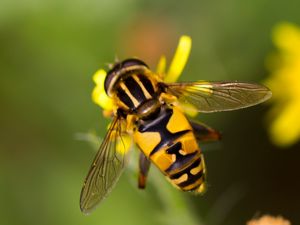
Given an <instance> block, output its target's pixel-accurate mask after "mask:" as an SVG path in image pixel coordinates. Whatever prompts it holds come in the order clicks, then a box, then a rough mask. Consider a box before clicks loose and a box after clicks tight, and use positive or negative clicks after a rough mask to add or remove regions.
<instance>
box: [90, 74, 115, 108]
mask: <svg viewBox="0 0 300 225" xmlns="http://www.w3.org/2000/svg"><path fill="white" fill-rule="evenodd" d="M105 77H106V72H105V70H103V69H100V70H98V71H97V72H96V73H95V74H94V75H93V81H94V82H95V83H96V86H95V88H94V90H93V92H92V100H93V102H94V103H96V104H97V105H99V106H101V107H102V108H103V109H106V110H112V109H113V101H112V99H111V98H110V97H108V96H107V94H106V92H105V89H104V81H105Z"/></svg>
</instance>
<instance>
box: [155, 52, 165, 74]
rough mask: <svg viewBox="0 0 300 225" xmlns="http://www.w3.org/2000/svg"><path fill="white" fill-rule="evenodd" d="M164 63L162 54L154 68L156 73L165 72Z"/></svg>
mask: <svg viewBox="0 0 300 225" xmlns="http://www.w3.org/2000/svg"><path fill="white" fill-rule="evenodd" d="M166 64H167V60H166V56H164V55H162V56H161V57H160V59H159V61H158V64H157V68H156V72H157V74H158V75H160V76H162V75H164V74H165V72H166Z"/></svg>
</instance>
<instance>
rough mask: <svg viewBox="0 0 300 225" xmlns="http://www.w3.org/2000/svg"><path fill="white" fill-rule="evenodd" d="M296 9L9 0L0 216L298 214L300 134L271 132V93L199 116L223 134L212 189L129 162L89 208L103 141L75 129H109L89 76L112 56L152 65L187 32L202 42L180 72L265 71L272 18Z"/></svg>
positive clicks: (37, 220)
mask: <svg viewBox="0 0 300 225" xmlns="http://www.w3.org/2000/svg"><path fill="white" fill-rule="evenodd" d="M299 8H300V2H299V1H298V0H287V1H278V0H277V1H271V0H254V1H239V0H227V1H203V0H202V1H191V0H187V1H177V2H176V1H158V0H151V1H150V0H143V1H138V0H127V1H123V0H112V1H105V0H91V1H76V0H75V1H74V0H72V1H71V0H63V1H50V0H43V1H40V0H20V1H17V0H13V1H11V0H1V1H0V101H1V105H0V127H1V130H0V140H1V141H0V149H1V152H0V154H1V157H0V224H1V225H2V224H3V225H19V224H22V225H27V224H28V225H34V224H45V225H50V224H51V225H52V224H56V225H60V224H61V225H67V224H72V225H74V224H78V225H79V224H82V225H83V224H89V225H92V224H95V225H96V224H99V225H101V224H103V225H109V224H123V225H125V224H130V225H135V224H139V225H144V224H145V225H148V224H149V225H150V224H162V225H164V224H185V225H189V224H198V225H201V224H207V225H219V224H220V225H221V224H222V225H223V224H224V225H233V224H245V223H246V221H248V220H250V219H251V218H253V217H256V216H259V215H263V214H273V215H282V216H284V217H286V218H288V219H289V220H290V221H292V223H293V224H299V223H300V214H299V210H300V194H299V190H300V180H299V177H300V172H299V171H300V170H299V163H300V145H299V143H298V144H297V143H296V144H294V145H291V146H290V147H288V148H285V149H282V148H279V147H276V146H275V145H273V144H272V143H271V142H270V139H269V137H268V133H267V129H268V125H267V120H266V113H267V112H268V110H269V107H270V105H269V104H263V105H260V106H256V107H252V108H249V109H244V110H240V111H234V112H224V113H216V114H210V115H202V114H200V115H199V116H198V119H199V120H201V121H203V122H205V123H207V124H209V125H210V126H212V127H214V128H216V129H218V130H220V131H221V132H222V134H223V140H222V141H221V142H220V143H214V144H209V145H205V146H203V149H204V152H205V157H206V161H207V166H208V179H209V181H208V190H207V192H206V194H205V195H204V196H193V195H191V194H188V193H181V192H179V191H177V190H175V189H174V188H173V187H171V185H170V184H169V183H167V182H166V181H164V179H163V178H162V176H161V175H160V174H159V173H158V171H156V170H155V168H152V170H151V171H150V177H149V185H148V188H147V189H146V190H145V191H140V190H137V187H136V186H137V185H136V176H137V174H136V171H134V170H131V169H128V170H127V171H126V173H125V174H124V176H122V178H121V179H120V181H119V183H118V185H117V186H116V188H115V189H114V191H113V192H112V193H111V195H110V196H109V198H108V199H106V200H105V201H104V202H103V203H102V204H101V205H100V206H99V208H98V209H97V210H96V211H95V212H94V213H93V214H92V215H90V216H85V215H83V214H82V213H81V212H80V209H79V194H80V190H81V186H82V183H83V180H84V177H85V176H86V173H87V171H88V168H89V166H90V163H91V161H92V159H93V157H94V154H95V151H96V149H95V147H93V146H92V145H90V143H88V142H87V141H82V140H78V133H81V134H84V133H88V132H94V133H96V134H97V135H99V137H103V135H104V134H105V129H106V126H107V124H108V123H109V120H107V119H103V116H102V112H101V109H100V108H99V107H98V106H97V105H95V104H94V103H93V102H92V101H91V91H92V89H93V86H94V84H93V82H92V79H91V78H92V74H93V73H94V72H95V71H96V70H97V69H99V68H107V67H106V65H107V63H110V62H113V61H114V60H115V57H118V58H120V59H124V58H127V57H131V56H137V57H139V58H141V59H143V60H144V61H146V62H147V63H148V64H149V65H150V67H151V68H153V69H155V66H156V63H157V62H158V59H159V57H160V56H161V54H165V55H166V56H167V57H168V59H169V60H170V59H171V57H172V55H173V53H174V50H175V48H176V46H177V42H178V39H179V37H180V35H182V34H187V35H190V36H191V37H192V38H193V47H192V52H191V56H190V60H189V62H188V64H187V67H186V68H185V71H184V74H183V75H182V76H181V77H180V79H181V80H186V81H188V80H199V79H204V80H241V81H251V82H262V81H263V80H265V79H266V78H267V77H268V75H269V72H268V71H267V70H266V67H265V60H266V57H267V56H268V54H269V53H271V52H273V51H274V50H275V47H274V45H273V44H272V41H271V31H272V28H273V27H274V25H275V24H277V23H279V22H281V21H291V22H293V23H296V24H300V14H299ZM299 76H300V75H299ZM295 122H296V121H295ZM76 134H77V135H76ZM76 137H77V138H76ZM133 158H134V157H133Z"/></svg>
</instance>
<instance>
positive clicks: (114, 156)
mask: <svg viewBox="0 0 300 225" xmlns="http://www.w3.org/2000/svg"><path fill="white" fill-rule="evenodd" d="M123 123H124V121H122V120H121V119H119V118H118V117H117V116H116V117H115V118H114V119H113V121H112V123H111V126H110V128H109V130H108V132H107V134H106V136H105V138H104V140H103V142H102V144H101V146H100V148H99V150H98V152H97V154H96V157H95V159H94V161H93V163H92V165H91V168H90V170H89V172H88V175H87V177H86V179H85V182H84V185H83V187H82V190H81V195H80V209H81V211H82V212H83V213H85V214H88V213H90V212H91V211H92V210H93V209H94V208H95V207H96V206H97V205H98V203H99V202H100V201H101V200H103V199H104V198H105V197H106V196H107V195H108V194H109V192H110V191H111V189H112V188H113V187H114V185H115V183H116V182H117V181H118V179H119V177H120V175H121V173H122V172H123V168H124V165H125V156H126V153H125V152H126V151H125V150H126V149H125V145H124V143H122V141H123V140H122V134H124V132H125V131H124V127H125V126H124V124H123Z"/></svg>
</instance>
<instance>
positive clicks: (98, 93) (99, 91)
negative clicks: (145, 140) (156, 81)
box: [92, 36, 197, 154]
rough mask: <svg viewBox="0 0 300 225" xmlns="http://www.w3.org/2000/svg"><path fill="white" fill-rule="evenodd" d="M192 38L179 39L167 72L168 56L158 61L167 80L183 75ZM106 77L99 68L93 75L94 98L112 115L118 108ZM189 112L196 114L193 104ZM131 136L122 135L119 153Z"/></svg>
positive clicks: (160, 70)
mask: <svg viewBox="0 0 300 225" xmlns="http://www.w3.org/2000/svg"><path fill="white" fill-rule="evenodd" d="M191 45H192V40H191V38H190V37H189V36H182V37H181V38H180V40H179V44H178V47H177V50H176V52H175V55H174V57H173V60H172V61H171V64H170V67H169V69H168V71H167V72H166V58H165V56H162V57H161V58H160V60H159V62H158V65H157V70H156V73H157V74H158V75H159V76H160V77H162V78H163V80H164V81H165V82H175V81H176V80H177V79H178V77H179V76H180V75H181V72H182V71H183V69H184V67H185V65H186V62H187V60H188V57H189V54H190V51H191ZM105 77H106V72H105V70H103V69H100V70H98V71H97V72H96V73H95V74H94V75H93V81H94V82H95V84H96V86H95V88H94V89H93V92H92V100H93V102H94V103H96V104H97V105H99V106H100V107H102V108H103V110H104V111H103V114H104V115H105V116H109V115H111V113H112V112H113V110H114V109H115V108H116V105H115V104H114V102H113V100H112V99H111V98H110V97H109V96H107V94H106V92H105V89H104V81H105ZM187 109H188V110H185V111H187V113H188V114H190V115H192V116H194V115H196V114H197V112H196V111H195V110H194V109H193V107H192V106H187ZM130 140H131V139H130V138H129V136H128V135H124V137H122V141H123V142H125V143H123V144H121V143H118V145H117V150H118V152H119V153H121V154H124V153H126V152H127V151H128V149H129V148H130ZM123 145H124V146H125V149H124V147H123Z"/></svg>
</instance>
